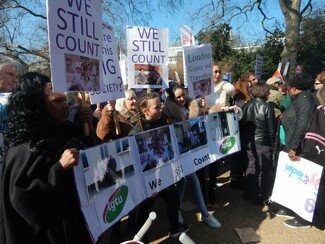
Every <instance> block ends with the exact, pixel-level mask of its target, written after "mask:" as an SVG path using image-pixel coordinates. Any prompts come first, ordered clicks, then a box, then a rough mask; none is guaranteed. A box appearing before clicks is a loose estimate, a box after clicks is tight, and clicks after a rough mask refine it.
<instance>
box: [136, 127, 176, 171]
mask: <svg viewBox="0 0 325 244" xmlns="http://www.w3.org/2000/svg"><path fill="white" fill-rule="evenodd" d="M135 140H136V143H137V149H138V155H139V158H140V163H141V169H142V172H145V171H148V170H151V169H155V168H159V167H161V166H162V165H164V164H165V163H167V162H168V161H170V160H171V159H173V158H174V150H173V147H172V144H171V136H170V129H169V126H164V127H160V128H158V129H154V130H149V131H145V132H142V133H139V134H135Z"/></svg>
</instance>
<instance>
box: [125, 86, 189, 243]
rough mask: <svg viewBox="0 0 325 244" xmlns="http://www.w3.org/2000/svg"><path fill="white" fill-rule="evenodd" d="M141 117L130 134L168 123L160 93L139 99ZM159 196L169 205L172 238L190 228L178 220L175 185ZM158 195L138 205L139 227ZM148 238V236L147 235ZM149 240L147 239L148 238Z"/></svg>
mask: <svg viewBox="0 0 325 244" xmlns="http://www.w3.org/2000/svg"><path fill="white" fill-rule="evenodd" d="M138 111H139V117H138V122H137V123H136V125H135V126H134V128H133V129H132V130H131V132H130V135H133V134H135V133H137V132H141V131H146V130H150V129H154V128H158V127H161V126H164V125H166V122H165V120H164V119H163V118H162V116H161V115H162V106H161V102H160V96H159V94H158V93H156V92H153V93H146V94H143V95H142V96H141V97H140V98H139V100H138ZM158 196H159V197H161V198H162V200H163V201H164V202H165V203H166V205H167V215H168V219H169V222H170V225H171V228H170V232H169V236H170V237H172V238H176V237H178V236H179V235H180V234H181V233H183V232H186V231H187V230H188V229H189V226H188V225H187V224H181V223H179V222H178V210H179V206H180V200H179V196H178V193H177V190H176V186H175V185H171V186H169V187H167V188H165V189H164V190H162V191H160V192H159V193H158ZM156 198H157V196H152V197H150V198H147V199H146V200H145V201H143V202H142V203H141V204H140V205H139V206H138V215H137V216H138V218H137V228H138V229H140V228H141V226H142V225H143V224H144V222H145V221H146V218H147V216H148V215H149V213H150V211H152V209H153V207H154V204H155V201H156ZM146 239H148V236H147V237H146ZM146 241H147V240H146Z"/></svg>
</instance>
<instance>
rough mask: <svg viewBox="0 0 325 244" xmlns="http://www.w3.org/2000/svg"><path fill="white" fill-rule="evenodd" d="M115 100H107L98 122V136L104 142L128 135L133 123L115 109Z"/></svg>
mask: <svg viewBox="0 0 325 244" xmlns="http://www.w3.org/2000/svg"><path fill="white" fill-rule="evenodd" d="M115 104H116V101H115V100H110V101H107V105H106V106H105V107H104V108H103V110H102V116H101V118H100V120H99V122H98V124H97V129H96V133H97V136H98V137H99V138H100V139H101V140H102V141H104V142H108V141H112V140H115V139H118V138H122V137H126V136H128V134H129V132H130V131H131V129H132V127H133V126H132V125H131V124H130V123H129V122H128V121H127V119H126V118H125V117H124V116H122V115H121V114H120V113H119V112H118V111H116V109H115Z"/></svg>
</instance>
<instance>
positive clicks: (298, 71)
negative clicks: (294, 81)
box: [295, 64, 304, 75]
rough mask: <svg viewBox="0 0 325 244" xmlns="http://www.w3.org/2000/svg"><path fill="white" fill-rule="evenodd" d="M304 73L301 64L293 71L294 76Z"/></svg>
mask: <svg viewBox="0 0 325 244" xmlns="http://www.w3.org/2000/svg"><path fill="white" fill-rule="evenodd" d="M302 72H304V66H303V65H302V64H298V65H297V66H296V69H295V75H299V74H301V73H302Z"/></svg>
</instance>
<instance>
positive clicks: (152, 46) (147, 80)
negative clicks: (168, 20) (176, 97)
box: [127, 26, 168, 88]
mask: <svg viewBox="0 0 325 244" xmlns="http://www.w3.org/2000/svg"><path fill="white" fill-rule="evenodd" d="M127 50H128V51H127V60H128V73H127V74H128V84H129V87H131V88H149V87H150V88H163V87H168V29H157V28H151V27H140V26H128V27H127Z"/></svg>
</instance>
